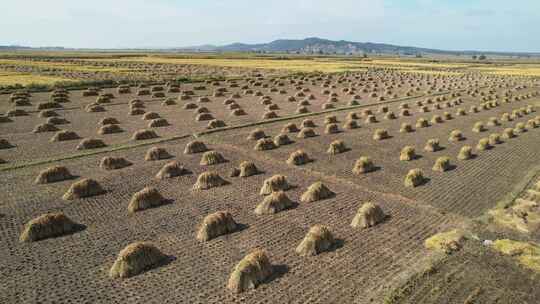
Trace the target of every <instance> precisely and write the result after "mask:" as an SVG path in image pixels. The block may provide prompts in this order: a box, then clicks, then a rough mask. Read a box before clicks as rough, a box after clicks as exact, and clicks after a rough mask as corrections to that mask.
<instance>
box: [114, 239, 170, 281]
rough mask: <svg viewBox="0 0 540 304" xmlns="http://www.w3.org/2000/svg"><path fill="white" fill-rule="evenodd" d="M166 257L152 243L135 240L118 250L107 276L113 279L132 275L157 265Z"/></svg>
mask: <svg viewBox="0 0 540 304" xmlns="http://www.w3.org/2000/svg"><path fill="white" fill-rule="evenodd" d="M167 259H168V257H167V256H166V255H165V254H163V253H162V252H161V251H160V250H159V249H158V248H157V247H156V246H155V245H154V244H152V243H149V242H135V243H132V244H129V245H128V246H126V248H124V249H122V251H120V253H119V254H118V257H117V258H116V261H115V262H114V264H113V266H112V268H111V269H110V271H109V276H110V277H111V278H113V279H115V278H122V279H123V278H128V277H132V276H135V275H137V274H139V273H141V272H143V271H145V270H149V269H151V268H155V267H157V266H159V265H160V264H162V263H164V262H165V261H166V260H167Z"/></svg>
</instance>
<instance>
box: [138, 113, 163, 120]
mask: <svg viewBox="0 0 540 304" xmlns="http://www.w3.org/2000/svg"><path fill="white" fill-rule="evenodd" d="M157 118H161V116H159V114H158V113H156V112H147V113H145V114H144V115H143V117H142V119H143V120H152V119H157Z"/></svg>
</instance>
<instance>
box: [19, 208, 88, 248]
mask: <svg viewBox="0 0 540 304" xmlns="http://www.w3.org/2000/svg"><path fill="white" fill-rule="evenodd" d="M77 227H78V225H77V224H76V223H75V222H73V221H72V220H71V219H70V218H68V217H67V216H65V215H64V214H63V213H61V212H58V213H46V214H43V215H40V216H38V217H36V218H34V219H32V220H30V221H29V222H28V223H26V225H24V229H23V231H22V233H21V235H20V237H19V241H21V242H35V241H39V240H43V239H47V238H52V237H57V236H61V235H66V234H69V233H72V232H74V231H76V230H77Z"/></svg>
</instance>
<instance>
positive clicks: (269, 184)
mask: <svg viewBox="0 0 540 304" xmlns="http://www.w3.org/2000/svg"><path fill="white" fill-rule="evenodd" d="M290 187H291V186H290V185H289V183H288V182H287V178H286V177H285V176H283V175H274V176H272V177H270V178H267V179H265V180H264V182H263V186H262V187H261V191H260V192H259V193H260V194H261V195H268V194H271V193H272V192H276V191H287V190H289V188H290Z"/></svg>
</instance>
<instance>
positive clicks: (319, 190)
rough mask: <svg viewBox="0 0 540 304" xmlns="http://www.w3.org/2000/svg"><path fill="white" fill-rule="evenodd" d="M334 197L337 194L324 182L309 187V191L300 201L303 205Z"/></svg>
mask: <svg viewBox="0 0 540 304" xmlns="http://www.w3.org/2000/svg"><path fill="white" fill-rule="evenodd" d="M334 195H336V194H335V193H334V192H332V190H330V189H328V187H326V185H324V184H323V183H322V182H316V183H313V184H312V185H311V186H309V187H308V189H307V191H306V192H304V193H303V194H302V196H301V197H300V201H301V202H302V203H311V202H316V201H320V200H325V199H328V198H331V197H333V196H334Z"/></svg>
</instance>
